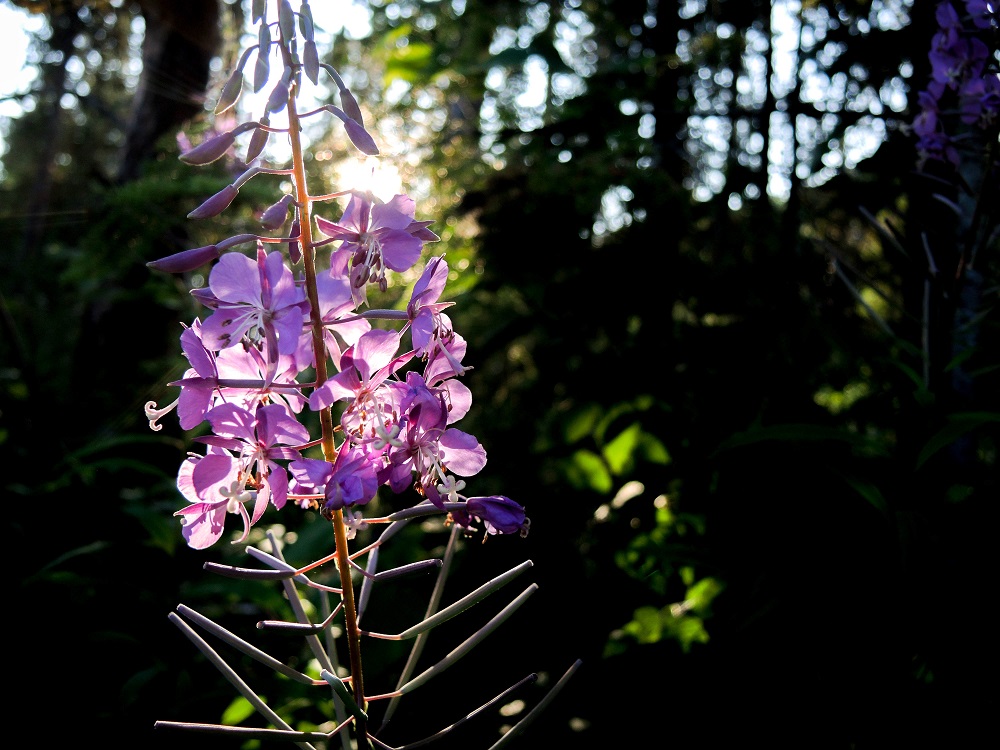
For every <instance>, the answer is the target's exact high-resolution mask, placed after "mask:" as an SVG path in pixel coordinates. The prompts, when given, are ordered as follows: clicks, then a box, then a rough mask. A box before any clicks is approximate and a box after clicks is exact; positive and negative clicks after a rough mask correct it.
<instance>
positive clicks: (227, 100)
mask: <svg viewBox="0 0 1000 750" xmlns="http://www.w3.org/2000/svg"><path fill="white" fill-rule="evenodd" d="M245 61H246V52H244V53H243V59H242V60H240V65H239V66H237V68H236V70H234V71H233V72H232V73H230V75H229V80H227V81H226V85H225V86H223V87H222V93H221V94H219V101H218V102H216V104H215V114H217V115H221V114H222V113H223V112H225V111H227V110H229V109H232V107H233V105H235V104H236V102H237V100H238V99H239V98H240V94H241V93H243V63H244V62H245Z"/></svg>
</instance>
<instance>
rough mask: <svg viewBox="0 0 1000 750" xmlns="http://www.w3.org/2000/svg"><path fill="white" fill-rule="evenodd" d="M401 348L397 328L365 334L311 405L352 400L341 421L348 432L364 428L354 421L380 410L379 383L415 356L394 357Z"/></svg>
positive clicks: (319, 406)
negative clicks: (370, 412)
mask: <svg viewBox="0 0 1000 750" xmlns="http://www.w3.org/2000/svg"><path fill="white" fill-rule="evenodd" d="M398 349H399V333H397V332H396V331H385V330H382V329H379V328H376V329H374V330H371V331H368V332H367V333H365V334H363V335H362V336H361V337H360V338H359V339H358V341H357V343H356V344H354V345H353V346H351V347H348V349H347V351H345V352H344V354H343V356H342V357H341V359H340V365H341V368H342V369H341V371H340V372H339V373H337V374H336V375H334V376H333V377H332V378H330V379H329V380H327V381H326V382H325V383H323V385H321V386H320V387H319V388H317V389H316V390H314V391H313V392H312V394H311V395H310V396H309V407H310V408H311V409H313V410H314V411H319V410H320V409H324V408H327V407H329V406H330V405H331V404H333V403H335V402H337V401H348V402H349V403H348V406H347V409H346V410H345V412H344V415H343V419H342V422H341V423H342V424H343V425H344V429H345V430H346V431H347V432H348V434H351V433H352V432H356V431H359V430H361V429H362V427H363V425H361V424H359V423H356V422H353V421H352V420H356V419H360V418H361V417H360V414H361V413H362V412H365V411H372V410H374V411H376V412H379V411H380V409H379V408H378V406H377V401H378V399H377V398H376V392H377V391H378V389H379V386H381V385H382V383H384V382H385V380H386V378H388V377H389V376H390V375H392V374H393V373H394V372H396V371H397V370H398V369H399V368H400V367H402V366H403V365H405V364H406V363H407V362H408V361H409V360H410V359H411V358H412V357H413V352H406V353H405V354H401V355H400V356H398V357H396V356H394V355H395V354H396V351H397V350H398Z"/></svg>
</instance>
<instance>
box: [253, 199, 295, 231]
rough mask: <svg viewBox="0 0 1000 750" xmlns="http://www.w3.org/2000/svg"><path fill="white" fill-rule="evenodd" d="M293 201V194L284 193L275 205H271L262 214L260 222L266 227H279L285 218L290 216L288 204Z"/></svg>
mask: <svg viewBox="0 0 1000 750" xmlns="http://www.w3.org/2000/svg"><path fill="white" fill-rule="evenodd" d="M291 202H292V196H291V194H289V195H283V196H281V199H280V200H279V201H278V202H277V203H275V204H274V205H273V206H269V207H268V208H267V209H265V210H264V213H263V214H261V217H260V223H261V226H263V227H264V229H277V228H278V227H280V226H281V225H282V224H284V223H285V219H286V218H287V217H288V206H289V204H291Z"/></svg>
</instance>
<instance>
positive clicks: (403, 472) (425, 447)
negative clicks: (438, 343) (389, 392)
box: [380, 373, 486, 504]
mask: <svg viewBox="0 0 1000 750" xmlns="http://www.w3.org/2000/svg"><path fill="white" fill-rule="evenodd" d="M399 409H400V419H399V425H400V427H401V430H400V431H399V433H398V437H397V438H396V439H395V440H394V442H393V443H392V444H391V447H390V448H389V452H388V454H387V457H388V459H389V465H388V466H387V467H386V469H384V470H383V472H382V474H381V475H380V478H381V479H382V481H384V482H387V483H388V484H389V487H390V489H392V491H393V492H402V491H403V490H404V489H406V487H407V486H408V485H409V484H410V481H411V479H412V474H413V473H414V472H415V473H416V475H417V480H416V481H417V485H418V486H420V487H422V488H424V490H425V491H426V490H427V488H429V487H430V488H433V487H436V486H437V484H438V483H439V482H440V481H443V480H444V479H445V477H446V476H447V474H448V473H449V472H450V473H452V474H456V475H458V476H462V477H468V476H472V475H473V474H477V473H478V472H479V471H480V470H481V469H482V468H483V467H484V466H485V465H486V451H485V450H484V449H483V446H482V445H480V444H479V441H478V440H476V438H475V436H473V435H470V434H468V433H466V432H462V431H461V430H456V429H447V425H448V406H447V404H446V403H445V400H444V397H443V395H442V394H441V392H439V391H435V390H432V389H430V388H428V387H427V386H426V384H424V382H423V379H422V378H420V376H419V375H416V374H415V373H409V374H408V375H407V378H406V391H405V393H404V394H403V395H402V397H401V398H400V403H399ZM428 498H430V499H431V500H432V501H434V495H433V494H428ZM435 504H436V503H435Z"/></svg>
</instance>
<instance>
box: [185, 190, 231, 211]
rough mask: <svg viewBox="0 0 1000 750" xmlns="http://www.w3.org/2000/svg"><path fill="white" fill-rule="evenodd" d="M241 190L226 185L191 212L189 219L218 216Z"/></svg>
mask: <svg viewBox="0 0 1000 750" xmlns="http://www.w3.org/2000/svg"><path fill="white" fill-rule="evenodd" d="M239 192H240V191H239V190H238V189H237V188H236V187H234V186H233V185H226V186H225V187H224V188H222V190H220V191H219V192H217V193H216V194H215V195H213V196H212V197H211V198H209V199H208V200H207V201H205V202H204V203H202V204H201V205H200V206H198V208H196V209H195V210H194V211H192V212H191V213H189V214H188V215H187V217H188V218H189V219H208V218H211V217H212V216H218V215H219V214H221V213H222V212H223V211H225V210H226V209H227V208H228V207H229V204H230V203H232V202H233V198H235V197H236V194H237V193H239Z"/></svg>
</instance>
